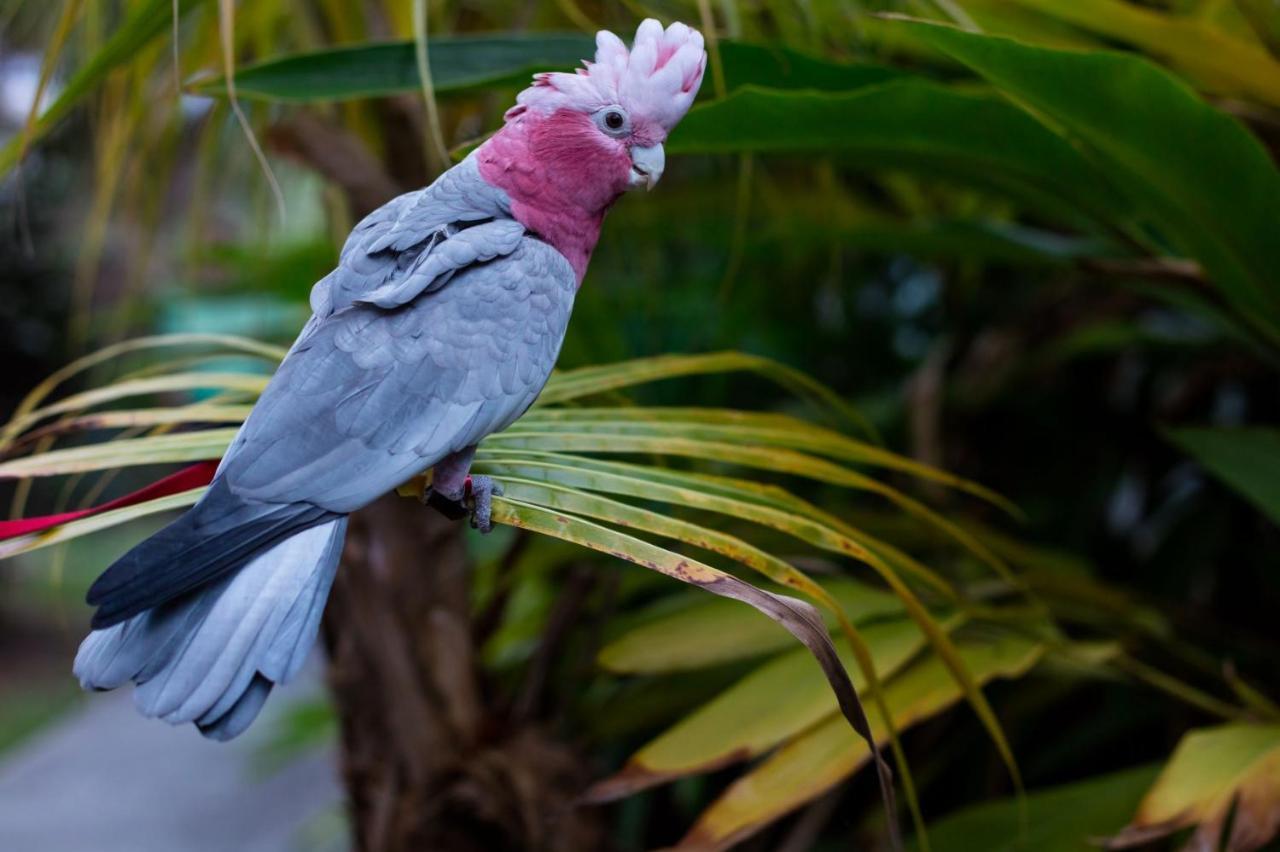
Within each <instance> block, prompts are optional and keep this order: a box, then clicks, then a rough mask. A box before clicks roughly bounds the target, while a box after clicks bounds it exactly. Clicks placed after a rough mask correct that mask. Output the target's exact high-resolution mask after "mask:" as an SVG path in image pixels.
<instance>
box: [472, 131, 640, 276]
mask: <svg viewBox="0 0 1280 852" xmlns="http://www.w3.org/2000/svg"><path fill="white" fill-rule="evenodd" d="M477 155H478V157H479V159H480V176H481V177H482V178H484V179H485V180H486V181H487V182H489V183H491V184H493V185H494V186H497V187H499V188H501V189H503V190H505V191H506V193H507V195H508V196H509V197H510V198H511V212H512V215H514V216H515V218H516V219H517V221H519V222H520V223H521V224H522V225H524V226H525V227H526V228H528V229H529V230H530V231H532V232H534V233H536V234H537V235H538V236H539V237H541V238H542V239H544V240H546V241H547V242H548V243H550V244H551V245H552V246H553V247H554V248H555V249H556V250H557V251H559V252H560V253H561V254H562V255H564V256H565V258H566V259H567V260H568V261H569V263H570V265H571V266H572V267H573V270H574V273H575V274H576V275H577V278H578V283H579V284H581V283H582V278H583V276H584V275H585V274H586V271H587V264H588V263H589V262H590V260H591V253H592V251H593V250H594V249H595V246H596V241H597V240H598V239H599V237H600V226H601V224H602V223H603V222H604V216H605V213H606V212H608V209H609V206H610V205H611V204H612V203H613V202H614V201H615V200H616V199H617V197H618V196H619V195H620V194H621V193H622V192H623V191H625V189H626V182H627V177H628V175H629V172H630V168H631V161H630V157H629V156H628V154H627V151H626V148H625V146H623V145H621V144H620V143H619V144H614V143H613V142H612V140H607V139H604V137H603V136H602V135H601V134H600V133H599V131H598V130H596V128H595V126H594V125H593V124H592V123H591V119H590V117H589V116H586V115H584V114H581V113H576V112H569V111H561V112H557V113H554V114H552V115H550V116H543V115H539V114H537V113H531V112H527V113H524V114H517V115H516V116H513V118H512V120H510V121H508V123H507V124H506V126H504V127H503V128H502V130H500V131H498V133H496V134H495V135H494V136H493V137H492V138H491V139H489V141H488V142H486V143H485V144H484V145H483V146H482V147H481V148H480V150H479V152H478V153H477Z"/></svg>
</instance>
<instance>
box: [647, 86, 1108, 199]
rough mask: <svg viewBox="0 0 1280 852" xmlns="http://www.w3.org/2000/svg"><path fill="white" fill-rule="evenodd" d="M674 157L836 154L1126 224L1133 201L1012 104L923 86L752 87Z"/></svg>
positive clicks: (707, 118)
mask: <svg viewBox="0 0 1280 852" xmlns="http://www.w3.org/2000/svg"><path fill="white" fill-rule="evenodd" d="M667 148H668V151H669V152H670V153H672V154H723V153H736V152H756V153H799V154H815V153H830V154H840V155H844V156H845V158H846V159H847V160H848V161H849V162H851V163H853V164H854V165H857V166H859V167H863V168H868V169H886V168H893V169H898V168H901V169H913V170H919V171H924V172H927V173H930V174H936V175H939V176H941V177H944V178H946V179H948V180H958V181H962V182H966V183H970V184H972V185H976V186H981V187H986V188H989V189H994V190H996V191H998V192H1001V193H1004V194H1008V195H1011V196H1014V197H1016V198H1020V199H1023V200H1026V201H1029V202H1031V203H1033V204H1036V205H1038V206H1040V207H1042V208H1045V209H1048V210H1050V211H1053V212H1057V213H1059V214H1061V215H1065V216H1068V217H1073V216H1078V213H1079V212H1083V213H1084V214H1086V215H1087V216H1088V217H1089V218H1091V219H1093V220H1096V221H1098V222H1102V223H1109V222H1113V221H1115V220H1117V219H1119V220H1123V219H1124V218H1125V216H1126V215H1127V214H1126V210H1127V204H1126V202H1125V200H1124V198H1123V197H1122V196H1120V195H1119V194H1117V193H1116V191H1115V190H1114V189H1113V188H1112V187H1111V186H1110V185H1109V184H1108V183H1107V182H1106V180H1105V179H1104V178H1103V177H1102V176H1101V175H1100V174H1099V173H1098V171H1097V170H1096V169H1095V168H1094V166H1093V165H1092V164H1091V163H1089V162H1088V161H1087V160H1086V159H1085V158H1084V157H1083V156H1082V155H1081V154H1080V153H1079V152H1078V151H1076V150H1075V149H1074V148H1072V147H1071V145H1070V144H1068V143H1067V142H1066V141H1065V140H1064V139H1062V138H1061V137H1059V136H1057V135H1056V134H1055V133H1053V132H1052V131H1051V130H1049V129H1048V128H1046V127H1045V126H1044V125H1042V124H1040V123H1039V122H1037V121H1036V120H1035V119H1034V118H1032V117H1031V116H1029V115H1027V114H1026V113H1025V112H1024V111H1022V110H1020V109H1018V108H1017V107H1015V106H1013V105H1012V104H1010V103H1008V102H1007V101H1004V100H1002V99H1001V98H999V97H995V96H992V95H989V94H986V93H979V92H966V91H961V90H959V89H956V88H950V87H947V86H943V85H940V84H937V83H929V82H925V81H921V80H900V81H895V82H890V83H885V84H883V85H878V86H870V87H867V88H864V89H860V90H858V91H855V92H848V93H838V94H837V93H825V92H789V91H776V90H767V89H760V88H755V87H746V88H743V89H739V90H738V91H736V92H734V93H733V94H731V95H729V97H727V98H725V99H724V100H721V101H715V102H712V103H705V104H701V105H698V106H695V107H694V108H693V109H692V110H690V112H689V114H688V115H687V116H685V118H684V120H683V121H682V122H681V123H680V125H679V126H678V127H677V128H676V129H675V130H674V131H673V132H672V134H671V138H670V139H669V140H668V143H667Z"/></svg>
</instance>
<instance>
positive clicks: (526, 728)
mask: <svg viewBox="0 0 1280 852" xmlns="http://www.w3.org/2000/svg"><path fill="white" fill-rule="evenodd" d="M461 530H462V527H461V525H460V524H457V523H452V522H449V521H447V520H445V519H444V518H443V517H441V516H440V515H438V514H437V513H435V512H433V511H431V510H430V509H427V508H425V507H423V506H422V505H420V504H419V503H418V502H417V501H414V500H410V499H405V498H402V497H397V496H395V495H389V496H387V497H384V498H382V499H381V500H380V501H378V502H377V503H374V504H373V505H371V506H369V507H368V508H366V509H364V510H362V511H360V512H358V513H357V514H356V515H354V516H353V517H352V519H351V527H350V532H349V534H348V537H347V546H346V551H345V553H344V555H343V564H342V567H341V569H340V570H339V572H338V576H337V579H336V581H335V583H334V588H333V596H332V598H331V600H330V602H329V607H328V611H327V612H326V614H325V625H324V626H325V638H326V642H327V645H328V648H329V655H330V669H329V681H330V686H331V688H332V691H333V695H334V700H335V703H336V705H337V710H338V713H339V716H340V718H341V730H342V760H343V772H344V775H345V780H346V786H347V790H348V794H349V797H350V813H351V819H352V823H353V831H354V835H355V841H356V846H357V848H358V849H360V850H361V852H409V850H413V851H414V852H419V850H432V852H472V850H475V852H481V850H483V852H500V851H501V850H522V852H524V850H532V852H561V850H563V852H577V850H597V849H600V848H603V847H602V843H603V840H602V835H601V832H600V831H599V825H598V817H597V815H596V814H595V812H593V811H589V810H584V809H581V808H575V807H574V806H573V801H574V799H575V797H576V796H577V795H578V793H579V792H580V791H581V790H582V789H583V787H584V786H585V783H586V782H587V781H588V780H589V779H587V778H585V777H584V775H585V769H584V767H585V762H584V761H583V760H581V759H580V757H579V756H578V755H576V754H575V753H574V752H573V750H572V749H571V748H570V747H568V746H566V745H564V744H562V743H559V742H556V741H555V740H554V739H553V738H552V737H551V736H550V735H549V734H548V732H547V731H545V730H544V729H543V728H542V727H541V726H539V725H537V724H536V723H516V722H513V721H511V719H510V718H508V717H505V716H502V715H500V714H499V713H497V712H495V711H493V710H490V708H489V707H488V706H487V704H488V703H492V702H486V699H485V683H484V676H483V673H482V672H481V671H480V669H479V667H478V665H477V659H476V658H477V652H476V648H475V647H474V644H473V641H472V638H471V636H472V631H471V625H470V606H469V597H470V596H469V572H468V565H467V560H466V554H465V549H464V547H463V541H462V535H461Z"/></svg>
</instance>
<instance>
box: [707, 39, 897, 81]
mask: <svg viewBox="0 0 1280 852" xmlns="http://www.w3.org/2000/svg"><path fill="white" fill-rule="evenodd" d="M719 47H720V61H721V62H722V63H723V65H724V79H725V87H726V88H727V89H728V90H729V91H733V90H734V89H737V88H741V87H742V86H765V87H768V88H771V89H817V90H819V91H828V92H839V91H849V90H851V89H860V88H862V87H864V86H873V85H875V84H877V83H887V82H888V81H890V80H895V79H898V78H900V77H905V76H908V75H907V72H905V71H903V70H901V69H899V68H891V67H889V66H886V65H874V64H870V63H857V64H855V63H845V62H833V61H831V60H829V59H822V58H819V57H816V56H810V55H809V54H806V53H801V52H800V51H798V50H791V49H790V48H786V47H782V46H779V45H776V44H770V45H763V44H748V43H746V42H738V41H724V40H722V41H720V42H719ZM709 88H710V87H709V86H704V89H709Z"/></svg>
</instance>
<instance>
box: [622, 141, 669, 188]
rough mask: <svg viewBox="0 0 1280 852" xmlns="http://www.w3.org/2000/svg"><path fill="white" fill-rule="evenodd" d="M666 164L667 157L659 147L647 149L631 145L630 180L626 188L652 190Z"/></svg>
mask: <svg viewBox="0 0 1280 852" xmlns="http://www.w3.org/2000/svg"><path fill="white" fill-rule="evenodd" d="M666 164H667V155H666V153H665V152H664V151H663V150H662V146H661V145H650V146H649V147H647V148H642V147H640V146H639V145H633V146H632V147H631V179H630V180H629V181H628V182H627V188H628V189H639V188H640V187H642V186H643V187H644V188H645V189H653V186H654V184H656V183H657V182H658V178H660V177H662V169H663V167H664V166H665V165H666Z"/></svg>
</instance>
